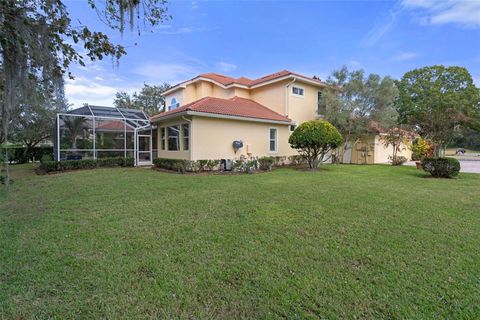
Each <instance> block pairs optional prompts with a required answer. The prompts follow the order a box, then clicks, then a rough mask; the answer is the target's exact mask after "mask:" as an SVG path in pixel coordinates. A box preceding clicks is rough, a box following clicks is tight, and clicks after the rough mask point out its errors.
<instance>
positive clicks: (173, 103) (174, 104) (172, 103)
mask: <svg viewBox="0 0 480 320" xmlns="http://www.w3.org/2000/svg"><path fill="white" fill-rule="evenodd" d="M178 105H179V103H178V102H177V99H175V98H172V100H170V106H168V110H173V109H176V108H178Z"/></svg>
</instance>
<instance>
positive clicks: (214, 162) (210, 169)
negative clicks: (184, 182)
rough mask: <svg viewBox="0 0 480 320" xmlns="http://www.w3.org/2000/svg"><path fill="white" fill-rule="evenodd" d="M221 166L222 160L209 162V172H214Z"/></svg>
mask: <svg viewBox="0 0 480 320" xmlns="http://www.w3.org/2000/svg"><path fill="white" fill-rule="evenodd" d="M219 164H220V160H208V162H207V168H208V170H209V171H213V169H215V167H217V166H218V165H219Z"/></svg>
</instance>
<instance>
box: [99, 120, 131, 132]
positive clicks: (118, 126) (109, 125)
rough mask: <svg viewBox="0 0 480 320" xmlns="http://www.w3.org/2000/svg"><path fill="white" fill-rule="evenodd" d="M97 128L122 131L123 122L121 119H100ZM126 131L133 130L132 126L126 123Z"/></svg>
mask: <svg viewBox="0 0 480 320" xmlns="http://www.w3.org/2000/svg"><path fill="white" fill-rule="evenodd" d="M97 130H100V131H101V130H104V131H124V130H125V123H124V122H123V120H107V121H102V122H101V123H100V124H99V125H98V126H97ZM126 130H127V131H133V128H132V127H131V126H130V125H129V124H128V123H127V128H126Z"/></svg>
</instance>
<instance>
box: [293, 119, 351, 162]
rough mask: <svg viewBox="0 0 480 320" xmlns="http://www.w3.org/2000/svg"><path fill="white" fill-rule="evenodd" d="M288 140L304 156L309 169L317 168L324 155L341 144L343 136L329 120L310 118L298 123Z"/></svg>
mask: <svg viewBox="0 0 480 320" xmlns="http://www.w3.org/2000/svg"><path fill="white" fill-rule="evenodd" d="M288 142H289V143H290V146H291V147H292V148H294V149H297V150H298V153H300V154H301V155H303V156H304V157H305V159H306V160H307V162H308V166H309V167H310V168H311V169H317V168H318V166H319V165H320V163H322V162H323V161H324V158H325V156H326V155H327V154H328V153H329V152H330V151H331V150H333V149H335V148H337V147H338V146H340V145H341V144H342V142H343V137H342V135H341V134H340V132H339V131H338V130H337V128H335V126H333V125H332V124H331V123H330V122H328V121H325V120H311V121H306V122H304V123H302V124H301V125H299V126H298V127H297V128H296V129H295V130H294V131H293V132H292V134H291V135H290V137H289V138H288Z"/></svg>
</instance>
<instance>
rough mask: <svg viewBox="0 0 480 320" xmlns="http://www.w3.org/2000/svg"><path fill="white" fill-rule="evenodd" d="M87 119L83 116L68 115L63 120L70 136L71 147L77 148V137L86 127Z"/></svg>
mask: <svg viewBox="0 0 480 320" xmlns="http://www.w3.org/2000/svg"><path fill="white" fill-rule="evenodd" d="M86 121H87V119H86V118H84V117H69V118H67V119H65V120H64V125H65V128H66V129H67V130H68V132H69V133H70V137H71V138H72V149H77V137H78V136H79V135H80V134H81V133H82V131H83V130H84V129H87V124H86Z"/></svg>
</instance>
